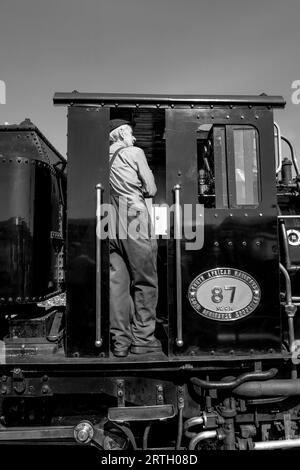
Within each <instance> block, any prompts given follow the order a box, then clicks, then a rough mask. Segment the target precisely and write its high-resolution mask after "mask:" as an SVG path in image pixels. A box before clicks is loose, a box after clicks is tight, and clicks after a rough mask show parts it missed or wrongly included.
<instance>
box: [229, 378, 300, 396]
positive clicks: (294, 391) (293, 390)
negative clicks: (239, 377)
mask: <svg viewBox="0 0 300 470" xmlns="http://www.w3.org/2000/svg"><path fill="white" fill-rule="evenodd" d="M232 392H233V393H234V395H239V396H245V397H263V396H268V397H278V396H279V395H281V396H285V397H287V396H296V395H300V379H280V380H268V381H267V382H256V381H253V382H248V383H244V384H241V385H239V386H238V387H236V388H235V389H234V390H233V391H232Z"/></svg>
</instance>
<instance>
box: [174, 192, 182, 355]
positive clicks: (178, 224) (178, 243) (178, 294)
mask: <svg viewBox="0 0 300 470" xmlns="http://www.w3.org/2000/svg"><path fill="white" fill-rule="evenodd" d="M173 189H174V192H175V220H174V238H175V244H176V309H177V338H176V345H177V346H178V347H182V346H183V339H182V287H181V207H180V189H181V186H180V184H176V185H175V186H174V188H173Z"/></svg>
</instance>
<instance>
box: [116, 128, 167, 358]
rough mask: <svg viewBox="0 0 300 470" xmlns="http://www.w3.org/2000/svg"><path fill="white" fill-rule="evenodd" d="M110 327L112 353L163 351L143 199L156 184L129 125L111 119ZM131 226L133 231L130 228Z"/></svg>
mask: <svg viewBox="0 0 300 470" xmlns="http://www.w3.org/2000/svg"><path fill="white" fill-rule="evenodd" d="M109 124H110V129H109V130H110V134H109V138H110V144H111V145H110V155H109V158H110V201H111V204H112V207H113V213H114V214H115V217H114V220H112V219H113V218H112V219H111V223H112V225H113V230H112V231H111V233H112V232H113V236H112V235H111V236H110V331H111V335H112V341H113V354H114V355H115V356H116V357H126V356H127V355H128V353H129V351H130V352H131V353H133V354H148V353H156V352H161V343H160V341H159V340H158V339H156V338H155V336H154V330H155V322H156V306H157V297H158V281H157V242H156V239H155V237H152V236H151V220H150V216H149V214H148V209H147V206H146V202H145V198H147V197H153V196H155V194H156V191H157V189H156V185H155V181H154V177H153V174H152V171H151V170H150V168H149V166H148V163H147V159H146V156H145V153H144V151H143V150H142V149H141V148H139V147H136V146H134V143H135V141H136V139H135V137H134V136H133V131H132V125H131V124H130V122H128V121H125V120H123V119H113V120H111V121H110V123H109ZM133 228H134V229H135V230H133Z"/></svg>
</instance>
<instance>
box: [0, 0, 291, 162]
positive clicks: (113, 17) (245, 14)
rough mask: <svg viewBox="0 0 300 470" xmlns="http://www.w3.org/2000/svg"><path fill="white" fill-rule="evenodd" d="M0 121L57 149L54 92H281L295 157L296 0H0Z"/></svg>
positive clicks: (61, 111) (59, 120)
mask: <svg viewBox="0 0 300 470" xmlns="http://www.w3.org/2000/svg"><path fill="white" fill-rule="evenodd" d="M0 80H4V81H5V82H6V87H7V96H6V104H5V105H3V104H0V123H3V122H5V121H8V122H9V123H10V124H12V123H19V122H20V121H22V120H23V119H24V118H25V117H29V118H31V120H32V121H33V122H34V123H35V124H36V125H37V126H38V127H39V128H40V129H41V131H42V132H43V133H44V134H45V135H46V136H47V137H48V139H49V140H50V141H51V142H52V143H53V145H54V146H55V147H57V149H58V150H59V151H61V152H62V153H63V154H65V151H66V109H65V108H63V107H54V106H53V104H52V98H53V94H54V92H55V91H72V90H74V89H76V90H78V91H94V92H100V93H101V92H111V93H122V92H127V93H168V94H260V93H262V92H265V93H267V94H273V95H277V94H279V95H283V96H284V98H285V99H286V101H287V107H286V110H285V111H278V112H276V119H277V121H278V122H279V123H280V124H281V127H282V130H283V133H284V134H285V135H286V136H287V137H289V138H290V139H292V140H293V141H294V143H295V144H296V147H297V148H298V153H299V155H300V135H299V127H300V104H299V105H294V104H292V102H291V94H292V89H291V84H292V82H293V81H294V80H300V2H299V0H284V1H283V0H281V1H279V0H268V1H266V0H251V1H241V0H223V1H222V0H84V1H83V0H51V1H50V0H1V5H0Z"/></svg>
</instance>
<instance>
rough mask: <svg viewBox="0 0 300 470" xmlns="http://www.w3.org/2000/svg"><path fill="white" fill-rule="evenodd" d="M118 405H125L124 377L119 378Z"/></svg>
mask: <svg viewBox="0 0 300 470" xmlns="http://www.w3.org/2000/svg"><path fill="white" fill-rule="evenodd" d="M117 396H118V406H125V382H124V380H123V379H119V380H117Z"/></svg>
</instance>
